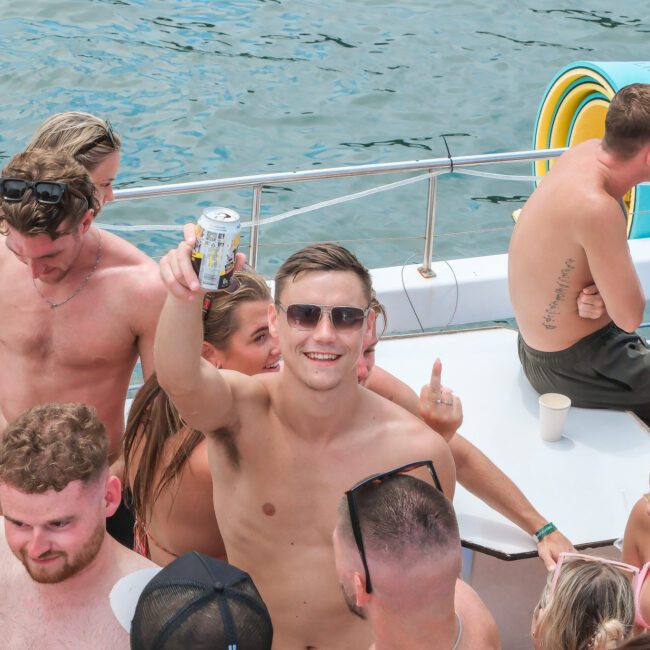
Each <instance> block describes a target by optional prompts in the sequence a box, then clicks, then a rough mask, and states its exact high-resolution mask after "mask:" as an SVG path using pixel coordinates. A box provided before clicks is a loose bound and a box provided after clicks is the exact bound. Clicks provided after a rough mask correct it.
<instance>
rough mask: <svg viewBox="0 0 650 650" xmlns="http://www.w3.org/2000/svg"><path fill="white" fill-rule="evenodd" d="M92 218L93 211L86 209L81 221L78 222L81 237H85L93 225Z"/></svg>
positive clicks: (93, 215) (93, 216)
mask: <svg viewBox="0 0 650 650" xmlns="http://www.w3.org/2000/svg"><path fill="white" fill-rule="evenodd" d="M94 218H95V211H94V210H93V209H92V208H88V210H86V214H84V216H83V217H82V219H81V221H80V222H79V232H80V233H81V234H82V235H85V234H86V233H87V232H88V231H89V230H90V226H92V225H93V220H94Z"/></svg>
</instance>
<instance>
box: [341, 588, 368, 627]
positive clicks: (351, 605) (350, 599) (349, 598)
mask: <svg viewBox="0 0 650 650" xmlns="http://www.w3.org/2000/svg"><path fill="white" fill-rule="evenodd" d="M341 591H342V592H343V599H344V600H345V604H346V605H347V606H348V609H349V610H350V611H351V612H352V613H353V614H354V615H355V616H358V617H359V618H360V619H362V620H364V621H365V620H367V619H368V614H366V610H365V609H364V608H363V607H360V606H359V605H357V603H356V599H355V598H354V596H353V595H352V594H349V593H348V592H347V590H346V588H345V585H344V584H343V583H341Z"/></svg>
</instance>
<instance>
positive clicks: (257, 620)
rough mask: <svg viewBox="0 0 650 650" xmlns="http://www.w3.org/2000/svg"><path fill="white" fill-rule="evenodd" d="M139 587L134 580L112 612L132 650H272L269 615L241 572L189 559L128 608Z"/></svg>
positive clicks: (164, 572) (162, 574)
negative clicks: (129, 637)
mask: <svg viewBox="0 0 650 650" xmlns="http://www.w3.org/2000/svg"><path fill="white" fill-rule="evenodd" d="M138 573H140V572H138ZM139 581H140V576H139V575H138V574H137V573H136V574H131V575H129V576H126V577H125V578H123V579H122V580H120V582H119V583H118V584H117V585H115V587H114V589H113V591H112V592H111V605H112V606H113V611H114V613H115V615H116V616H117V617H118V619H119V620H120V621H121V622H122V624H123V625H124V626H125V627H126V628H127V630H128V631H129V632H130V634H131V650H189V649H191V648H210V649H211V650H270V649H271V643H272V641H273V625H272V624H271V618H270V616H269V612H268V610H267V609H266V605H265V604H264V601H263V600H262V597H261V596H260V594H259V592H258V591H257V589H256V588H255V585H254V583H253V581H252V579H251V577H250V576H249V575H248V574H247V573H245V572H244V571H241V570H240V569H238V568H237V567H234V566H232V565H231V564H227V563H226V562H222V561H221V560H217V559H216V558H212V557H209V556H207V555H203V554H201V553H197V552H196V551H192V552H191V553H186V554H185V555H182V556H181V557H179V558H177V559H176V560H174V561H173V562H172V563H171V564H168V565H167V566H166V567H164V568H163V569H161V570H160V571H159V573H158V574H156V575H155V576H154V577H153V578H152V579H151V580H150V581H149V582H148V583H147V584H146V585H145V586H144V589H143V590H142V592H141V593H140V595H139V598H138V601H137V604H135V603H132V602H131V603H127V604H126V605H125V601H128V600H129V599H131V600H133V599H132V597H131V596H130V594H129V592H134V591H135V592H136V593H137V590H138V587H136V585H137V584H138V582H139ZM129 621H130V622H129Z"/></svg>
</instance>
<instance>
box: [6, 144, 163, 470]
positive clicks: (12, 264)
mask: <svg viewBox="0 0 650 650" xmlns="http://www.w3.org/2000/svg"><path fill="white" fill-rule="evenodd" d="M96 137H98V136H96ZM106 137H108V136H106ZM104 198H105V197H104ZM102 200H103V199H100V198H99V196H98V193H97V189H96V187H95V184H94V183H93V180H92V178H91V177H90V176H89V175H88V172H87V170H86V169H85V168H84V167H83V166H82V165H80V164H79V163H78V162H76V161H75V160H74V159H73V158H72V157H71V156H70V155H69V154H67V153H63V152H57V151H45V150H41V149H32V150H29V151H27V152H24V153H21V154H18V155H17V156H14V157H13V158H12V159H11V161H10V162H9V163H8V164H7V165H6V166H5V168H4V169H3V170H2V178H1V180H0V232H1V235H0V277H2V286H0V314H2V323H1V324H0V431H1V430H2V429H4V426H5V425H6V422H7V421H9V420H12V419H14V418H15V417H16V416H17V415H18V414H19V413H21V412H23V411H25V410H26V409H28V408H30V407H31V406H34V405H37V404H43V403H46V402H53V401H56V402H82V403H86V404H91V405H93V406H94V407H95V408H96V409H97V412H98V414H99V417H100V419H101V420H102V421H103V422H105V424H106V426H107V429H108V432H109V441H110V443H109V458H110V460H111V462H113V461H115V459H116V458H117V457H118V455H119V450H120V443H121V438H122V434H123V431H124V402H125V399H126V393H127V389H128V385H129V380H130V377H131V372H132V371H133V367H134V365H135V363H136V360H137V358H138V356H140V358H141V359H142V365H143V371H144V374H145V376H148V375H149V374H150V373H151V371H152V358H151V357H152V346H153V336H154V331H155V326H156V321H157V316H158V312H159V311H160V308H161V306H162V299H163V288H162V285H161V283H160V278H159V274H158V268H157V265H156V263H155V262H154V261H153V260H151V259H150V258H148V257H147V256H146V255H145V254H144V253H142V252H140V251H138V250H137V249H136V248H135V247H134V246H133V245H131V244H129V243H128V242H126V241H125V240H123V239H121V238H120V237H116V236H115V235H112V234H111V233H107V232H100V231H99V230H98V229H97V228H96V227H95V226H94V225H93V222H94V219H95V216H96V214H97V212H98V211H99V209H100V207H101V201H102Z"/></svg>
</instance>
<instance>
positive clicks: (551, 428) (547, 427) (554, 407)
mask: <svg viewBox="0 0 650 650" xmlns="http://www.w3.org/2000/svg"><path fill="white" fill-rule="evenodd" d="M570 406H571V400H570V399H569V398H568V397H567V396H566V395H561V394H560V393H545V394H544V395H540V396H539V433H540V435H541V436H542V440H546V442H557V441H558V440H559V439H560V438H561V437H562V432H563V431H564V423H565V421H566V416H567V413H568V412H569V407H570Z"/></svg>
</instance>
